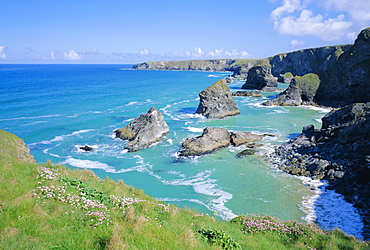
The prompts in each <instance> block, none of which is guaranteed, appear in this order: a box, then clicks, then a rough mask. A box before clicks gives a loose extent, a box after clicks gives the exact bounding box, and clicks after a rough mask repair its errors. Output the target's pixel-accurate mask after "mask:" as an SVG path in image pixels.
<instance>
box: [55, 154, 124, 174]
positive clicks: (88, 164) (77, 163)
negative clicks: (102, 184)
mask: <svg viewBox="0 0 370 250" xmlns="http://www.w3.org/2000/svg"><path fill="white" fill-rule="evenodd" d="M61 164H68V165H71V166H73V167H76V168H86V169H101V170H104V171H105V172H108V173H117V171H116V169H115V168H114V167H112V166H109V165H108V164H106V163H103V162H99V161H91V160H81V159H75V158H72V157H70V156H68V157H67V159H66V160H65V161H63V162H61Z"/></svg>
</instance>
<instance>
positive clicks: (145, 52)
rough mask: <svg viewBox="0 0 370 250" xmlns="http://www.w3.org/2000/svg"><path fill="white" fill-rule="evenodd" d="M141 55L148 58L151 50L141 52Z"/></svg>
mask: <svg viewBox="0 0 370 250" xmlns="http://www.w3.org/2000/svg"><path fill="white" fill-rule="evenodd" d="M140 55H142V56H146V55H149V50H148V49H143V50H141V51H140Z"/></svg>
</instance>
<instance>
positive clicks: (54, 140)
mask: <svg viewBox="0 0 370 250" xmlns="http://www.w3.org/2000/svg"><path fill="white" fill-rule="evenodd" d="M91 131H95V129H83V130H78V131H74V132H72V133H71V134H67V135H57V136H55V137H54V138H53V139H51V140H47V141H41V142H35V143H31V144H30V146H35V145H38V144H45V145H46V144H52V143H53V142H60V141H63V140H64V139H65V138H67V137H71V136H75V135H80V134H83V133H88V132H91Z"/></svg>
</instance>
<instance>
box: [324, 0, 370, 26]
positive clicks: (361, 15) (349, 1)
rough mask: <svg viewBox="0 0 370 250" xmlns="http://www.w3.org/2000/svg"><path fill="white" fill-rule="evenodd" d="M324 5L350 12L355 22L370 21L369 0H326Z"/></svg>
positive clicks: (328, 7) (329, 8)
mask: <svg viewBox="0 0 370 250" xmlns="http://www.w3.org/2000/svg"><path fill="white" fill-rule="evenodd" d="M322 4H323V6H324V7H325V8H326V9H327V10H331V9H333V8H334V9H335V10H337V11H344V12H348V14H349V15H350V17H351V19H352V20H353V21H355V22H359V23H361V24H365V23H366V22H368V21H370V2H369V0H324V1H322Z"/></svg>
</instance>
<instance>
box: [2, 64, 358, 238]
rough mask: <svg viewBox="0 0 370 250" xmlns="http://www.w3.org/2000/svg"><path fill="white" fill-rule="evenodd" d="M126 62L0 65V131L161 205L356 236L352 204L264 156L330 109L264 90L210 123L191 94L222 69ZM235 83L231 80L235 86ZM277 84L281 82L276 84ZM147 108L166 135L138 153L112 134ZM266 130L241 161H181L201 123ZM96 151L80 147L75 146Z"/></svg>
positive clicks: (218, 155) (232, 153) (212, 157)
mask: <svg viewBox="0 0 370 250" xmlns="http://www.w3.org/2000/svg"><path fill="white" fill-rule="evenodd" d="M131 66H132V65H117V64H114V65H90V64H88V65H86V64H85V65H71V64H67V65H53V64H43V65H37V64H27V65H21V64H13V65H6V64H0V108H1V109H0V110H1V112H0V129H3V130H7V131H9V132H11V133H14V134H16V135H17V136H19V137H20V138H22V139H23V140H24V141H25V143H26V145H27V146H28V147H29V149H30V151H31V154H32V155H33V156H34V157H35V160H36V161H37V162H39V163H45V162H47V161H51V162H52V163H53V164H62V165H65V166H66V167H68V168H72V169H83V168H85V169H91V170H92V171H94V172H95V173H96V175H97V176H99V177H100V178H101V179H104V178H106V177H109V178H111V179H113V180H115V181H118V180H123V181H124V182H125V183H126V184H128V185H130V186H133V187H135V188H138V189H142V190H144V191H145V193H146V194H148V195H150V196H152V197H154V198H156V199H158V200H160V201H163V202H167V203H171V204H174V205H177V206H179V207H181V208H190V209H193V210H195V211H197V212H199V213H204V214H209V215H212V216H216V217H217V218H218V219H220V220H230V219H232V218H233V217H235V216H238V215H243V214H262V215H270V216H274V217H277V218H279V219H282V220H297V221H299V222H309V223H313V222H316V223H317V224H318V225H320V226H321V227H322V228H324V229H333V228H336V227H337V228H340V229H341V230H343V231H345V232H346V233H347V234H350V235H354V236H355V237H357V238H359V239H363V227H364V225H363V222H362V219H361V217H360V216H359V214H358V211H357V210H356V208H354V207H353V206H352V204H350V203H348V202H346V201H345V200H344V198H343V196H342V195H340V194H337V193H335V192H334V191H333V190H328V189H327V188H326V184H325V183H323V182H318V181H312V180H310V179H308V178H298V177H294V176H291V175H288V174H286V173H283V172H281V171H280V170H278V169H277V168H276V167H274V166H271V165H268V164H266V163H265V162H264V161H263V156H264V155H266V154H268V153H270V152H272V151H273V150H274V147H276V146H277V145H280V144H282V143H284V142H287V141H289V139H291V138H293V137H294V136H296V135H298V134H299V133H300V132H301V130H302V128H303V127H304V126H306V125H309V124H313V125H314V126H315V127H316V128H320V127H321V118H322V117H323V116H324V115H325V114H326V113H328V112H329V111H330V110H329V109H321V108H313V107H309V106H301V107H278V106H272V107H266V106H263V105H261V103H262V102H264V101H266V100H268V99H271V98H273V97H274V96H276V95H278V94H279V92H269V93H263V97H262V98H261V97H260V98H258V97H235V101H236V104H237V106H238V109H239V110H240V112H241V114H240V115H238V116H234V117H228V118H225V119H221V120H208V119H206V118H204V117H203V116H201V115H196V114H194V113H195V111H196V109H197V107H198V104H199V97H198V94H199V93H200V91H202V90H203V89H205V88H207V87H208V86H210V85H212V84H213V83H215V82H216V81H218V80H220V79H222V78H225V77H227V76H228V75H229V74H230V73H225V72H198V71H146V70H129V69H130V68H131ZM242 85H243V82H242V81H236V82H233V83H230V84H229V87H230V89H231V91H232V92H235V91H237V90H240V88H241V86H242ZM279 87H280V88H282V89H285V88H287V87H288V84H286V83H285V84H281V85H280V86H279ZM151 107H155V108H156V109H158V110H160V111H161V112H162V114H163V116H164V120H165V121H166V122H167V124H168V126H169V128H170V132H169V133H168V134H167V135H166V136H165V137H164V138H163V140H162V141H160V142H158V143H157V144H155V145H153V146H151V147H149V148H147V149H142V150H140V151H137V152H133V153H128V152H127V150H125V149H124V147H125V145H126V143H127V141H123V140H121V139H117V138H115V135H114V130H115V129H119V128H123V127H124V126H125V125H127V124H128V123H130V122H131V121H133V120H134V119H135V118H136V117H138V116H139V115H141V114H142V113H146V112H148V110H149V109H150V108H151ZM208 126H211V127H216V128H221V127H222V128H226V129H227V130H229V131H250V132H253V133H257V134H272V135H274V136H266V137H264V139H263V140H262V141H261V143H262V144H263V146H262V147H260V148H258V149H256V153H255V154H254V155H251V156H247V157H244V158H238V157H237V156H236V155H237V153H239V152H241V151H242V150H243V149H245V148H244V147H243V146H240V147H233V146H230V147H228V148H224V149H221V150H219V151H216V152H214V153H212V154H209V155H205V156H201V157H195V158H179V157H178V151H179V150H180V149H181V143H182V142H183V141H184V140H185V138H188V137H196V136H199V135H201V134H202V131H203V129H204V128H205V127H208ZM85 145H88V146H91V147H92V148H93V149H94V150H93V151H89V152H86V151H84V150H81V149H80V147H82V146H85Z"/></svg>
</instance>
